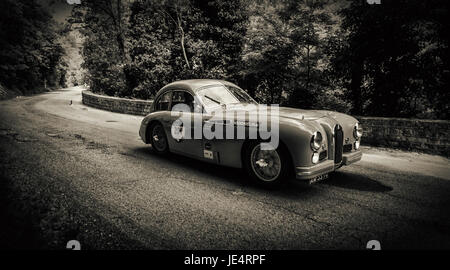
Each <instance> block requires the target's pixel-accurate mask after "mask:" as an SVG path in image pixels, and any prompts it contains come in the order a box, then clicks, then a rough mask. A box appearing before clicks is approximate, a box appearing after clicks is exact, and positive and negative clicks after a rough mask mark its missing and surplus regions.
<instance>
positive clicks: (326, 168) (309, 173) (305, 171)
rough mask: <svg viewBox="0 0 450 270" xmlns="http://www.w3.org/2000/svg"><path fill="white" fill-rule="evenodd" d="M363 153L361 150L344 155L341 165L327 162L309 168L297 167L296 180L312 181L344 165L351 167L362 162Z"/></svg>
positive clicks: (330, 161) (331, 161)
mask: <svg viewBox="0 0 450 270" xmlns="http://www.w3.org/2000/svg"><path fill="white" fill-rule="evenodd" d="M361 157H362V152H361V150H358V151H354V152H350V153H345V154H343V155H342V162H341V163H334V160H330V159H328V160H325V161H322V162H320V163H319V164H316V165H313V166H309V167H296V168H295V172H296V178H297V179H302V180H304V179H312V178H315V177H317V176H320V175H323V174H326V173H330V172H333V171H335V170H337V169H338V168H340V167H341V166H342V165H350V164H352V163H354V162H357V161H359V160H361Z"/></svg>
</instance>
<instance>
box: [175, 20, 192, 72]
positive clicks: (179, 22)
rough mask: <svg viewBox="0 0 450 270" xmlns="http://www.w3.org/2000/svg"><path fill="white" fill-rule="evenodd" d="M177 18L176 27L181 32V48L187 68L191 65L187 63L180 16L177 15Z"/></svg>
mask: <svg viewBox="0 0 450 270" xmlns="http://www.w3.org/2000/svg"><path fill="white" fill-rule="evenodd" d="M177 19H178V28H179V29H180V33H181V49H182V50H183V57H184V61H186V65H187V67H188V69H191V65H189V60H188V58H187V55H186V49H185V48H184V30H183V27H182V26H181V20H180V16H177Z"/></svg>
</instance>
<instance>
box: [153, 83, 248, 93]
mask: <svg viewBox="0 0 450 270" xmlns="http://www.w3.org/2000/svg"><path fill="white" fill-rule="evenodd" d="M217 84H222V85H232V86H235V87H237V88H239V86H237V85H235V84H233V83H231V82H227V81H224V80H213V79H192V80H181V81H176V82H173V83H169V84H168V85H166V86H164V87H163V88H161V90H159V91H158V93H157V94H156V95H159V93H160V92H162V91H164V90H166V89H169V88H170V89H176V88H179V89H184V90H191V91H192V92H194V93H195V92H197V91H198V90H200V89H201V88H203V87H205V86H208V85H217Z"/></svg>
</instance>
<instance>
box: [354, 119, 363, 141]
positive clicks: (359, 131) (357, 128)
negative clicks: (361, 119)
mask: <svg viewBox="0 0 450 270" xmlns="http://www.w3.org/2000/svg"><path fill="white" fill-rule="evenodd" d="M362 132H363V131H362V127H361V124H360V123H356V124H355V127H354V128H353V137H355V139H357V140H358V139H359V138H361V136H362Z"/></svg>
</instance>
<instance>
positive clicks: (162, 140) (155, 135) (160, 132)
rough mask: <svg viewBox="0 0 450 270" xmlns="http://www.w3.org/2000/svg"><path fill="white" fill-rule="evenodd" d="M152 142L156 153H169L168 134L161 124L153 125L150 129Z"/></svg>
mask: <svg viewBox="0 0 450 270" xmlns="http://www.w3.org/2000/svg"><path fill="white" fill-rule="evenodd" d="M150 140H151V143H152V148H153V150H154V151H155V152H157V153H160V154H164V153H167V152H169V145H168V143H167V136H166V132H165V131H164V127H163V126H162V125H161V124H160V123H156V124H153V125H152V126H151V127H150Z"/></svg>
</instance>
